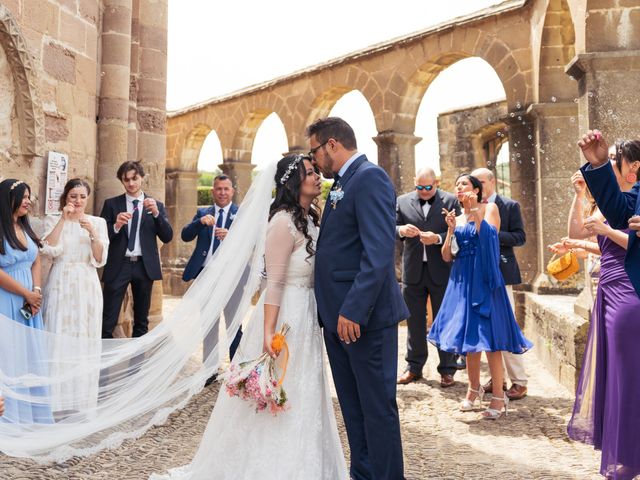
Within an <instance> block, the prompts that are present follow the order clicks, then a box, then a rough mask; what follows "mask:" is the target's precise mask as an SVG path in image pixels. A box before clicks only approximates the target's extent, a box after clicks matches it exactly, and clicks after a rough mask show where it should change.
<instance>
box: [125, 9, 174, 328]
mask: <svg viewBox="0 0 640 480" xmlns="http://www.w3.org/2000/svg"><path fill="white" fill-rule="evenodd" d="M135 1H136V2H137V3H138V12H139V14H138V24H137V30H138V35H139V37H138V40H139V46H138V52H139V75H138V82H137V99H136V100H137V102H136V120H137V125H138V128H137V131H138V134H137V137H138V138H137V149H136V150H137V151H136V159H137V160H140V161H141V162H142V163H143V164H144V166H145V171H146V172H147V177H146V182H145V183H146V185H145V190H146V191H147V192H148V193H149V194H150V195H152V196H153V197H155V198H158V199H160V200H164V197H165V163H166V148H167V138H166V126H167V111H166V105H167V28H168V13H169V7H168V0H135ZM172 226H173V229H174V235H173V237H174V240H173V241H174V242H175V241H176V238H177V237H179V235H180V228H181V225H176V224H172ZM163 250H164V248H163ZM162 256H164V253H163V255H162ZM162 293H163V289H162V282H160V281H158V282H155V283H154V288H153V296H152V299H151V309H150V312H149V324H150V327H152V326H154V325H155V324H157V323H158V322H159V321H160V320H161V319H162Z"/></svg>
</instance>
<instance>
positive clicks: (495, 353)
mask: <svg viewBox="0 0 640 480" xmlns="http://www.w3.org/2000/svg"><path fill="white" fill-rule="evenodd" d="M456 195H457V197H458V200H459V201H460V203H461V204H462V205H463V207H464V212H463V214H462V215H460V217H458V218H456V217H455V212H454V211H453V210H452V211H451V212H448V211H446V210H444V211H443V213H445V214H446V220H447V225H448V227H449V229H448V232H447V237H446V239H445V241H444V243H443V246H442V258H444V259H445V261H452V260H453V255H455V260H453V262H454V263H453V267H452V268H451V274H450V275H449V283H448V284H447V290H446V293H445V295H444V298H443V300H442V305H441V306H440V310H439V311H438V315H437V316H436V318H435V320H434V323H433V325H432V327H431V330H430V332H429V336H428V337H427V339H428V340H429V341H430V342H431V343H433V344H434V345H436V346H437V347H438V348H439V349H441V350H444V351H445V352H452V353H457V354H460V355H466V356H467V370H468V374H469V389H468V391H467V396H466V398H465V399H464V400H463V401H462V404H461V405H460V410H462V411H464V412H467V411H472V410H474V409H475V407H476V405H477V404H480V403H481V402H482V397H483V394H484V390H483V389H482V386H481V385H480V356H481V354H482V352H486V354H487V359H488V360H489V369H490V371H491V379H492V383H493V387H494V390H493V397H492V399H491V403H490V404H489V408H487V409H486V410H485V411H484V412H483V413H482V417H483V418H488V419H496V418H499V417H500V416H501V415H502V409H503V408H504V411H505V412H506V410H507V404H508V401H509V399H508V398H507V397H506V395H505V394H504V392H503V391H502V381H503V373H502V353H501V352H503V351H507V352H512V353H523V352H525V351H527V350H528V349H529V348H531V347H532V344H531V342H530V341H529V340H527V339H526V338H525V337H524V335H523V334H522V331H521V330H520V327H519V326H518V324H517V323H516V319H515V317H514V316H513V310H512V308H511V304H510V302H509V297H508V296H507V290H506V288H505V285H504V279H503V278H502V273H501V272H500V266H499V258H500V244H499V241H498V231H499V230H500V213H499V212H498V207H496V205H495V203H486V204H485V203H481V201H482V184H481V183H480V181H479V180H478V179H477V178H475V177H473V176H471V175H468V174H462V175H459V176H458V178H457V179H456Z"/></svg>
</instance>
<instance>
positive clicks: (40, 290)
mask: <svg viewBox="0 0 640 480" xmlns="http://www.w3.org/2000/svg"><path fill="white" fill-rule="evenodd" d="M32 290H33V291H34V292H38V293H42V289H41V288H40V287H38V286H37V285H36V286H35V287H33V289H32Z"/></svg>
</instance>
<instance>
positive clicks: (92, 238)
mask: <svg viewBox="0 0 640 480" xmlns="http://www.w3.org/2000/svg"><path fill="white" fill-rule="evenodd" d="M95 239H96V237H94V236H93V235H91V234H89V240H91V241H92V242H93V241H94V240H95Z"/></svg>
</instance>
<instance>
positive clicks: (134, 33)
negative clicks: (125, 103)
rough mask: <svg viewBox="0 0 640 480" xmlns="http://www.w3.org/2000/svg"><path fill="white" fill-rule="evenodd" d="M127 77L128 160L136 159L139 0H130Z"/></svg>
mask: <svg viewBox="0 0 640 480" xmlns="http://www.w3.org/2000/svg"><path fill="white" fill-rule="evenodd" d="M132 2H133V3H132V10H133V11H132V18H131V68H130V75H129V148H128V152H129V159H133V158H136V159H137V158H138V121H137V118H138V81H139V77H140V0H132Z"/></svg>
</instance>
